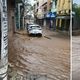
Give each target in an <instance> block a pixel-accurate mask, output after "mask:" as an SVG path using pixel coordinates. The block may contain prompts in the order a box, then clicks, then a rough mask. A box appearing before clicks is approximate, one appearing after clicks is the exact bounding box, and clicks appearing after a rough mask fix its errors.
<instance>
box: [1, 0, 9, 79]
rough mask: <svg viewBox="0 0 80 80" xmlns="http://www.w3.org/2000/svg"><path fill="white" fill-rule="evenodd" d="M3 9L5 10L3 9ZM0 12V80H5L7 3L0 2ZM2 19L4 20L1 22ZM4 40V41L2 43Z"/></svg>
mask: <svg viewBox="0 0 80 80" xmlns="http://www.w3.org/2000/svg"><path fill="white" fill-rule="evenodd" d="M3 7H5V8H3ZM0 12H1V14H0V15H1V24H0V25H1V26H0V27H1V44H0V45H1V49H0V57H1V58H0V80H7V69H8V56H7V55H8V21H7V19H8V18H7V1H6V0H4V1H3V0H0ZM3 19H4V20H3ZM4 39H5V41H4Z"/></svg>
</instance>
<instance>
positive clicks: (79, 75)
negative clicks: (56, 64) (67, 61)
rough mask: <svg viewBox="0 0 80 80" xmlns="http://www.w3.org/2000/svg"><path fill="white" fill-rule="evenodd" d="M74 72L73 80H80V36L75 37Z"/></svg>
mask: <svg viewBox="0 0 80 80" xmlns="http://www.w3.org/2000/svg"><path fill="white" fill-rule="evenodd" d="M72 47H73V48H72V49H73V50H72V51H73V53H72V64H73V65H72V71H73V80H79V79H80V36H73V46H72Z"/></svg>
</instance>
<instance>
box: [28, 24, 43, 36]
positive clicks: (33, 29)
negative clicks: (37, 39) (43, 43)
mask: <svg viewBox="0 0 80 80" xmlns="http://www.w3.org/2000/svg"><path fill="white" fill-rule="evenodd" d="M28 34H29V35H39V36H42V28H41V27H40V26H39V25H36V24H32V25H29V26H28Z"/></svg>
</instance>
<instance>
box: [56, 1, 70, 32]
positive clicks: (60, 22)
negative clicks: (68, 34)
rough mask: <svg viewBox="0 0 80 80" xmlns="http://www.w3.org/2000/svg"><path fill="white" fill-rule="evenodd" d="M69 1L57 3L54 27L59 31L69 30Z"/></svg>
mask: <svg viewBox="0 0 80 80" xmlns="http://www.w3.org/2000/svg"><path fill="white" fill-rule="evenodd" d="M70 12H71V0H58V1H57V18H56V26H57V28H58V29H60V30H67V31H68V30H69V28H70Z"/></svg>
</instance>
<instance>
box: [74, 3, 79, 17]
mask: <svg viewBox="0 0 80 80" xmlns="http://www.w3.org/2000/svg"><path fill="white" fill-rule="evenodd" d="M73 11H74V12H75V15H76V17H79V18H80V6H79V5H77V4H76V3H74V4H73Z"/></svg>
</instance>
